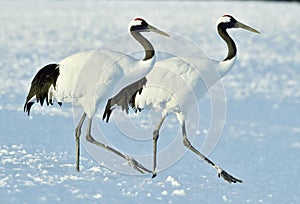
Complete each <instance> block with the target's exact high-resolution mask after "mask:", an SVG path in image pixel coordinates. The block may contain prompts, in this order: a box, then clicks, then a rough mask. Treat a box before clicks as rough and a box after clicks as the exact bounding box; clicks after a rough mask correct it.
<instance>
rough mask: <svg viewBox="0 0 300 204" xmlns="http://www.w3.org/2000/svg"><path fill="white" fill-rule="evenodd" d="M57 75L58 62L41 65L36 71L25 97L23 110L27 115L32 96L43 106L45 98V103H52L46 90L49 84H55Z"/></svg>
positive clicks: (31, 103)
mask: <svg viewBox="0 0 300 204" xmlns="http://www.w3.org/2000/svg"><path fill="white" fill-rule="evenodd" d="M58 76H59V65H58V64H49V65H46V66H45V67H43V68H42V69H40V70H39V71H38V73H37V74H36V75H35V77H34V78H33V80H32V82H31V87H30V90H29V93H28V96H27V98H26V102H25V105H24V112H26V113H27V114H28V115H29V114H30V109H31V107H32V105H33V104H34V102H33V101H30V100H31V99H32V98H33V97H34V96H35V98H36V102H37V103H40V104H41V106H43V104H44V101H45V99H46V104H47V105H49V104H51V105H52V104H53V102H52V101H53V100H52V98H50V99H49V97H48V92H49V88H50V87H51V85H53V86H54V87H55V86H56V81H57V78H58Z"/></svg>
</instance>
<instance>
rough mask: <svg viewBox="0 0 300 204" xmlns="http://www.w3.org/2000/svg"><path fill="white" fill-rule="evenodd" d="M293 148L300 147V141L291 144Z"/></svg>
mask: <svg viewBox="0 0 300 204" xmlns="http://www.w3.org/2000/svg"><path fill="white" fill-rule="evenodd" d="M291 148H294V149H300V142H293V143H292V144H291Z"/></svg>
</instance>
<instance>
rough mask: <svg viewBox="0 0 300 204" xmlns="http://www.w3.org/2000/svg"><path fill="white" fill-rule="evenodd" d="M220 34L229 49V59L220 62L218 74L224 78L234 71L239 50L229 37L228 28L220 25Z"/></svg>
mask: <svg viewBox="0 0 300 204" xmlns="http://www.w3.org/2000/svg"><path fill="white" fill-rule="evenodd" d="M218 33H219V35H220V36H221V38H222V39H223V40H224V41H225V42H226V44H227V48H228V54H227V57H226V58H225V59H224V60H223V61H220V62H219V66H218V72H219V74H220V76H221V77H223V76H225V75H226V74H227V73H228V72H229V71H230V70H231V69H232V67H233V65H234V64H235V61H236V53H237V49H236V46H235V43H234V41H233V40H232V38H231V37H230V36H229V35H228V33H227V31H226V28H224V27H222V26H221V25H219V26H218Z"/></svg>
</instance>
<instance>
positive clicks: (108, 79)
mask: <svg viewBox="0 0 300 204" xmlns="http://www.w3.org/2000/svg"><path fill="white" fill-rule="evenodd" d="M128 29H129V33H130V34H131V35H132V36H133V38H134V39H135V40H137V41H138V42H139V43H140V44H141V46H142V47H143V48H144V51H145V57H144V58H143V59H142V60H139V59H136V58H134V57H132V56H129V55H126V54H124V53H121V52H117V51H111V50H91V51H84V52H79V53H75V54H73V55H71V56H69V57H67V58H65V59H63V60H62V61H60V62H59V63H57V64H56V63H55V64H49V65H46V66H45V67H43V68H42V69H40V70H39V71H38V72H37V74H36V75H35V77H34V78H33V80H32V82H31V87H30V91H29V93H28V96H27V98H26V102H25V105H24V111H25V112H27V113H28V115H29V114H30V109H31V107H32V105H33V104H34V103H35V101H36V102H37V103H38V102H39V103H40V104H41V105H43V103H44V101H46V104H47V105H49V104H51V105H53V101H54V99H55V100H56V101H57V102H58V104H59V105H61V104H62V102H66V103H73V104H77V105H80V106H81V107H82V108H83V111H84V113H83V114H82V117H81V119H80V121H79V123H78V125H77V127H76V129H75V136H76V170H77V171H79V156H80V134H81V127H82V125H83V123H84V121H85V118H86V117H87V118H88V125H87V132H86V139H87V141H89V142H91V143H93V144H95V145H98V146H100V147H102V148H105V149H107V150H109V151H111V152H113V153H115V154H117V155H119V156H121V157H123V158H124V159H126V160H127V161H128V163H129V165H131V166H132V167H133V168H135V169H136V170H138V171H140V172H142V173H143V172H149V170H148V169H146V168H144V167H143V166H142V165H141V164H139V163H138V162H137V161H136V160H134V159H132V158H130V157H128V156H127V155H125V154H123V153H121V152H120V151H118V150H116V149H113V148H112V147H109V146H107V145H105V144H103V143H100V142H98V141H96V140H95V139H94V138H93V137H92V135H91V126H92V118H93V116H94V114H95V112H96V110H97V108H98V105H99V104H100V103H101V102H103V101H105V100H107V99H108V98H109V97H111V96H112V94H113V91H114V89H115V87H116V86H115V85H116V84H117V83H118V82H119V81H120V80H121V79H126V78H130V79H134V80H133V81H135V80H137V79H140V78H141V77H143V76H145V74H147V73H149V71H150V70H151V69H152V68H153V65H154V63H155V51H154V48H153V46H152V44H151V43H150V42H149V41H148V40H147V39H146V38H145V37H144V36H143V35H141V33H142V32H155V33H158V34H160V35H164V36H169V35H168V34H167V33H165V32H163V31H161V30H159V29H157V28H155V27H153V26H151V25H150V24H148V23H147V22H146V21H145V20H144V19H142V18H135V19H134V20H132V21H131V22H130V24H129V26H128Z"/></svg>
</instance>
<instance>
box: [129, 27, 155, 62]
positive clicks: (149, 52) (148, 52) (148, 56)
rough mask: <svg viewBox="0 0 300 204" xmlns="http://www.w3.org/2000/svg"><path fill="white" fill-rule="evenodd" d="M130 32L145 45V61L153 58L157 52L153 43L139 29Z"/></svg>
mask: <svg viewBox="0 0 300 204" xmlns="http://www.w3.org/2000/svg"><path fill="white" fill-rule="evenodd" d="M130 33H131V35H132V36H133V37H134V39H136V40H137V41H138V42H139V43H140V44H141V45H142V46H143V48H144V50H145V57H144V59H143V61H146V60H149V59H151V58H152V57H153V56H154V54H155V51H154V48H153V46H152V45H151V43H150V42H149V41H148V40H147V39H146V38H144V36H142V35H141V33H140V32H138V31H130Z"/></svg>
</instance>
